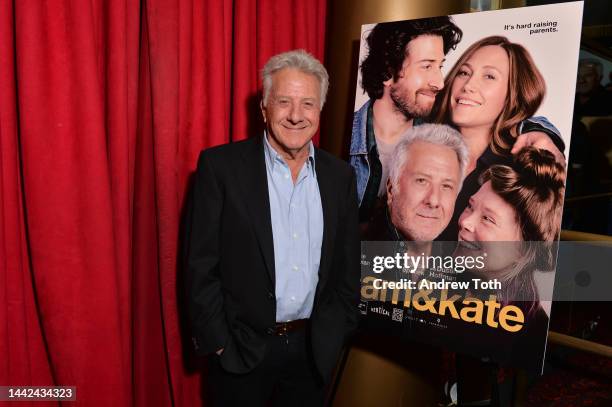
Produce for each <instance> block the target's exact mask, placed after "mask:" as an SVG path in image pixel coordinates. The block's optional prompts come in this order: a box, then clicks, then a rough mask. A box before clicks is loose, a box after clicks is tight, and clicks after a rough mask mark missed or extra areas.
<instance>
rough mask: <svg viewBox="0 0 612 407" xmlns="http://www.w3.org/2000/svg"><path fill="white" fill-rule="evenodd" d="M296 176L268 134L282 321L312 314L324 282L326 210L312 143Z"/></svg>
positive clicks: (267, 156) (266, 147)
mask: <svg viewBox="0 0 612 407" xmlns="http://www.w3.org/2000/svg"><path fill="white" fill-rule="evenodd" d="M309 150H310V152H309V156H308V159H307V160H306V162H305V163H304V165H303V166H302V168H301V169H300V173H299V175H298V177H297V179H296V181H295V183H294V182H293V179H292V177H291V170H290V169H289V166H288V165H287V163H286V162H285V160H284V159H283V157H282V156H281V155H280V154H278V153H277V152H276V150H274V148H273V147H272V146H271V145H270V143H269V142H268V136H267V134H265V135H264V154H265V159H266V173H267V178H268V195H269V197H270V217H271V219H272V237H273V241H274V267H275V276H276V281H275V292H276V322H287V321H293V320H296V319H303V318H310V314H311V312H312V305H313V302H314V296H315V290H316V287H317V282H318V281H319V263H320V261H321V244H322V241H323V209H322V206H321V194H320V192H319V183H318V182H317V174H316V172H315V155H314V146H313V144H312V142H310V144H309Z"/></svg>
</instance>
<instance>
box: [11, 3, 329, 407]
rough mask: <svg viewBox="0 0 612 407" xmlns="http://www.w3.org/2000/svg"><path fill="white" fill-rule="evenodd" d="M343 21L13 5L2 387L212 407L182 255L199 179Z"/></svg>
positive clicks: (155, 6)
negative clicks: (278, 60)
mask: <svg viewBox="0 0 612 407" xmlns="http://www.w3.org/2000/svg"><path fill="white" fill-rule="evenodd" d="M325 12H326V2H325V0H311V1H301V0H291V1H289V0H277V1H274V0H233V1H232V0H200V1H197V0H180V1H162V0H141V1H134V0H89V1H83V0H74V1H48V2H42V1H39V0H13V1H10V0H0V194H1V195H0V198H1V199H0V201H1V206H0V385H65V386H68V385H70V386H76V387H77V404H79V405H87V406H96V405H104V406H107V405H113V406H114V405H116V406H128V405H138V406H140V405H142V406H145V405H146V406H151V405H153V406H157V405H159V406H167V405H175V406H187V405H190V406H191V405H198V403H200V402H201V398H203V397H205V394H204V393H205V391H202V390H201V383H202V381H203V376H204V375H203V374H202V373H201V368H200V367H199V366H198V363H196V362H195V359H194V358H193V356H192V353H191V350H190V346H189V342H188V339H189V338H188V335H186V334H185V332H186V326H185V324H184V319H183V313H182V310H183V308H184V307H183V304H182V301H183V298H182V287H181V279H182V277H181V276H182V274H181V267H180V261H179V259H180V255H179V253H180V247H181V242H180V224H181V216H182V210H183V206H184V202H185V197H186V192H187V189H188V187H189V180H190V176H191V174H192V173H193V171H194V169H195V164H196V160H197V156H198V153H199V151H200V150H201V149H203V148H206V147H209V146H212V145H216V144H222V143H226V142H229V141H230V140H239V139H243V138H246V137H247V136H253V135H255V134H254V133H255V132H256V131H257V129H258V127H259V125H258V123H259V121H260V119H259V114H258V112H257V105H258V103H259V99H258V94H257V92H258V90H259V89H260V79H259V70H260V69H261V67H262V66H263V64H264V62H265V61H266V60H267V59H268V58H269V57H270V56H271V55H273V54H275V53H278V52H282V51H285V50H289V49H293V48H304V49H306V50H308V51H310V52H311V53H313V54H314V55H315V56H316V57H318V58H319V59H322V57H323V54H324V32H325ZM49 404H50V405H54V404H57V403H49ZM20 405H22V404H20ZM35 405H36V406H40V405H42V404H40V403H36V404H35Z"/></svg>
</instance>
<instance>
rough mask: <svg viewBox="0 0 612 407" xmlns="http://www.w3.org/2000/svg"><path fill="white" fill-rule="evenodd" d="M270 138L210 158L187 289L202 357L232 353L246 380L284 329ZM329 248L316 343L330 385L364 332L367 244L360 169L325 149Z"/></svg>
mask: <svg viewBox="0 0 612 407" xmlns="http://www.w3.org/2000/svg"><path fill="white" fill-rule="evenodd" d="M263 148H264V147H263V138H262V137H257V138H253V139H249V140H247V141H243V142H238V143H233V144H227V145H223V146H219V147H214V148H211V149H208V150H205V151H203V152H202V153H201V154H200V158H199V161H198V169H197V173H196V178H195V185H194V190H193V199H192V202H191V207H190V209H189V215H188V220H187V227H186V230H187V245H188V246H187V251H188V252H187V268H188V270H187V279H186V281H187V284H188V287H187V288H188V296H189V311H190V318H191V324H192V329H193V335H194V337H193V341H194V345H195V348H196V351H197V353H198V354H201V355H204V354H208V353H212V352H215V351H216V350H218V349H220V348H225V350H224V351H223V353H222V354H221V356H220V362H221V365H222V366H223V367H224V368H225V369H226V370H227V371H230V372H234V373H246V372H249V371H250V370H252V369H253V368H254V367H255V366H257V364H258V363H259V362H261V360H262V358H263V356H264V353H265V350H266V349H265V347H266V345H265V344H266V336H267V335H270V334H271V332H272V328H273V327H274V325H275V323H276V297H275V293H274V285H275V284H274V282H275V270H274V247H273V241H272V226H271V218H270V202H269V197H268V185H267V177H266V167H265V158H264V150H263ZM315 170H316V174H317V181H318V184H319V190H320V194H321V204H322V207H323V219H324V225H323V242H322V247H321V262H320V267H319V282H318V284H317V288H316V293H315V299H314V306H313V310H312V315H311V328H310V330H309V332H310V339H311V343H312V351H313V356H314V359H315V363H316V365H317V367H318V369H319V372H320V373H321V375H322V376H323V378H324V379H328V378H329V376H330V374H331V372H332V370H333V368H334V366H335V363H336V360H337V358H338V356H339V354H340V351H341V349H342V346H343V344H344V341H345V339H346V336H347V334H348V333H349V332H351V331H352V330H353V329H354V328H355V327H356V325H357V319H358V313H357V302H358V299H359V278H360V269H359V252H360V248H359V236H358V209H357V197H356V192H355V191H356V188H355V177H354V174H353V172H352V169H351V167H350V166H349V165H348V164H346V163H345V162H343V161H341V160H339V159H337V158H335V157H333V156H332V155H330V154H328V153H326V152H324V151H322V150H319V149H316V152H315Z"/></svg>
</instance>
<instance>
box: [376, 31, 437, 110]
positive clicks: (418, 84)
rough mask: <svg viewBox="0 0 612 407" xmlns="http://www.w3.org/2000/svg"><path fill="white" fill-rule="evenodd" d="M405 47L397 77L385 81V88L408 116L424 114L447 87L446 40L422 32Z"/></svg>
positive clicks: (399, 108)
mask: <svg viewBox="0 0 612 407" xmlns="http://www.w3.org/2000/svg"><path fill="white" fill-rule="evenodd" d="M406 51H407V55H408V56H407V57H406V58H405V59H404V64H403V65H402V69H401V71H400V72H399V73H398V75H397V77H396V78H392V79H389V80H387V81H385V82H384V84H385V88H386V89H385V91H386V92H389V96H390V97H391V100H392V101H393V103H394V104H395V107H396V108H397V109H398V110H399V111H400V112H402V113H403V114H404V115H405V116H406V117H407V118H409V119H412V118H415V117H424V116H427V115H429V113H430V112H431V109H432V107H433V104H434V101H435V99H436V94H437V93H438V92H439V91H440V90H441V89H442V88H443V87H444V78H443V76H442V63H443V62H444V42H443V41H442V37H440V36H435V35H420V36H418V37H416V38H414V39H413V40H412V41H410V42H409V43H408V45H407V46H406ZM387 89H388V90H387Z"/></svg>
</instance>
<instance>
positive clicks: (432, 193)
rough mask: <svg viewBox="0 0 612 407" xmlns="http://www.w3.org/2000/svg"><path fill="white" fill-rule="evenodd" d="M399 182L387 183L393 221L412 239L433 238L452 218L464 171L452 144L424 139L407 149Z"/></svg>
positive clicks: (405, 235)
mask: <svg viewBox="0 0 612 407" xmlns="http://www.w3.org/2000/svg"><path fill="white" fill-rule="evenodd" d="M406 154H408V155H409V156H408V157H407V158H406V162H405V164H404V168H403V169H402V171H401V174H400V175H399V177H398V180H397V185H393V184H392V182H391V181H389V182H388V183H387V205H388V206H389V211H390V215H391V222H392V223H393V225H394V226H395V227H396V228H397V229H398V230H399V231H400V232H401V233H402V235H404V237H406V238H407V239H409V240H413V241H431V240H433V239H435V238H436V237H437V236H438V235H439V234H440V233H442V231H443V230H444V228H446V226H448V223H449V222H450V219H451V217H452V215H453V210H454V208H455V200H456V198H457V193H458V192H459V188H460V184H459V183H460V181H461V171H460V167H459V160H458V159H457V154H456V153H455V151H453V150H452V149H451V148H449V147H446V146H440V145H437V144H431V143H426V142H424V141H416V142H414V143H413V144H412V145H411V146H410V147H409V148H408V151H407V152H406Z"/></svg>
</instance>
